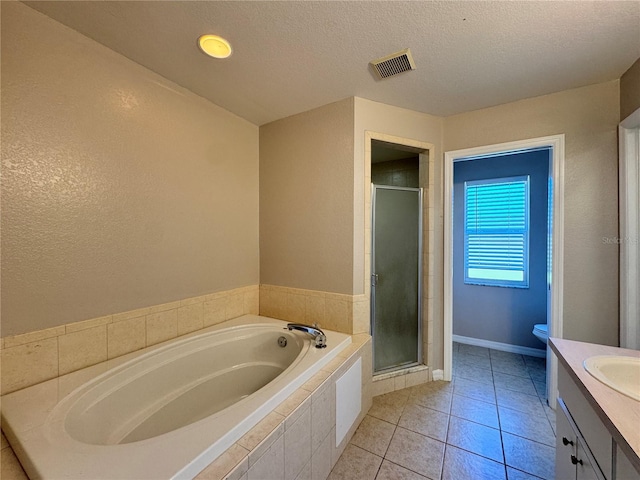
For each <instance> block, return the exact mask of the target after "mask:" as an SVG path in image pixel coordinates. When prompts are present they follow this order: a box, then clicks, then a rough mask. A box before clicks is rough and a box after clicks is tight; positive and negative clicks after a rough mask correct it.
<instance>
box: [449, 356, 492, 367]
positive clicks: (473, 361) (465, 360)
mask: <svg viewBox="0 0 640 480" xmlns="http://www.w3.org/2000/svg"><path fill="white" fill-rule="evenodd" d="M453 360H454V362H455V363H456V366H457V365H462V364H468V365H477V366H478V367H481V368H485V369H487V370H491V359H490V358H489V357H478V356H476V355H469V354H464V353H458V354H456V355H455V356H454V358H453Z"/></svg>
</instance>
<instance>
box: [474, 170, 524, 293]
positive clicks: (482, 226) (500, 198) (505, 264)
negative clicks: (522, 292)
mask: <svg viewBox="0 0 640 480" xmlns="http://www.w3.org/2000/svg"><path fill="white" fill-rule="evenodd" d="M464 191H465V195H464V198H465V202H464V203H465V205H464V206H465V215H464V267H465V283H470V284H479V285H495V286H504V287H528V286H529V265H528V264H529V177H528V176H524V177H510V178H496V179H491V180H479V181H472V182H465V187H464Z"/></svg>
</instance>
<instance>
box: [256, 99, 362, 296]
mask: <svg viewBox="0 0 640 480" xmlns="http://www.w3.org/2000/svg"><path fill="white" fill-rule="evenodd" d="M353 115H354V113H353V98H348V99H345V100H342V101H340V102H336V103H332V104H329V105H325V106H323V107H320V108H316V109H314V110H310V111H308V112H305V113H301V114H299V115H294V116H291V117H288V118H285V119H282V120H278V121H276V122H272V123H269V124H267V125H263V126H261V127H260V281H261V283H263V284H269V285H278V286H285V287H294V288H300V289H307V290H319V291H323V292H333V293H342V294H351V293H352V290H353V286H352V276H353V273H352V272H353Z"/></svg>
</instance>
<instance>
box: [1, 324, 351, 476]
mask: <svg viewBox="0 0 640 480" xmlns="http://www.w3.org/2000/svg"><path fill="white" fill-rule="evenodd" d="M285 326H286V323H285V322H281V321H279V320H274V319H269V318H265V317H258V316H255V315H245V316H243V317H240V318H238V319H235V320H232V321H229V322H225V323H224V324H220V325H217V326H215V327H212V328H210V329H207V330H204V331H203V332H202V333H198V334H194V335H190V336H188V337H186V338H181V339H178V340H174V341H171V342H168V343H165V344H162V345H159V346H154V347H150V348H147V349H145V350H142V351H140V352H137V353H135V354H130V355H128V356H126V357H123V358H120V359H116V360H115V361H110V362H105V363H104V364H100V365H95V366H93V367H89V368H87V369H84V370H81V371H79V372H74V373H71V374H69V375H65V376H63V377H60V378H57V379H54V380H50V381H48V382H44V383H42V384H39V385H35V386H33V387H29V388H26V389H24V390H21V391H18V392H14V393H11V394H8V395H5V396H4V397H2V428H3V430H4V431H5V434H6V435H7V438H8V439H9V441H10V443H11V445H12V446H13V447H14V450H15V451H16V454H17V455H18V457H19V459H20V461H21V463H22V464H23V466H24V467H25V470H26V471H27V474H28V475H29V476H30V477H31V479H32V480H34V479H36V478H55V479H67V478H69V479H71V478H75V479H79V478H83V479H101V478H109V479H112V478H113V479H115V478H122V479H125V478H130V479H146V478H148V479H160V478H162V479H165V478H167V479H168V478H193V477H194V476H195V475H197V474H198V473H199V472H200V471H201V470H202V469H204V468H205V467H206V466H207V465H209V464H210V463H211V462H212V461H213V460H215V459H216V458H217V457H218V456H219V455H220V454H221V453H222V452H224V451H225V450H226V449H227V448H229V447H230V446H231V445H233V444H234V443H235V442H236V441H237V440H239V439H240V438H241V437H242V436H243V435H244V434H245V433H247V432H248V431H249V430H250V429H251V428H252V427H253V426H254V425H255V424H256V423H258V422H259V421H260V420H261V419H262V418H263V417H265V416H266V415H267V414H268V413H269V412H270V411H271V410H273V408H275V407H276V406H277V405H278V404H279V403H280V402H282V401H283V400H284V399H286V398H287V397H288V396H289V395H290V394H291V393H293V392H294V391H295V390H296V389H297V388H298V387H300V386H301V385H302V384H303V383H304V382H305V381H307V380H308V379H309V378H310V377H311V376H312V375H313V374H314V373H316V372H317V371H319V370H320V369H321V368H322V367H323V366H324V365H326V364H327V363H328V362H329V361H330V360H331V359H333V358H334V357H335V356H336V355H337V354H338V353H339V352H340V351H341V350H342V349H343V348H345V347H346V346H347V345H348V344H349V343H351V338H350V336H349V335H344V334H340V333H336V332H325V333H326V334H327V348H324V349H317V348H314V345H313V339H312V337H311V336H310V335H307V334H305V333H302V332H295V331H294V332H290V331H288V330H286V328H285ZM285 343H286V346H282V345H283V344H285Z"/></svg>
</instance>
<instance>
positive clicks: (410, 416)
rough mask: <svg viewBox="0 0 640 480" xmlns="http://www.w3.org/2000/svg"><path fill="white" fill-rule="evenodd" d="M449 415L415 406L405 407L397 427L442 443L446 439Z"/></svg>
mask: <svg viewBox="0 0 640 480" xmlns="http://www.w3.org/2000/svg"><path fill="white" fill-rule="evenodd" d="M448 424H449V415H448V414H446V413H443V412H439V411H437V410H432V409H430V408H426V407H423V406H421V405H417V404H410V405H407V406H406V407H405V409H404V412H403V413H402V417H400V421H399V422H398V426H400V427H403V428H406V429H407V430H411V431H412V432H416V433H420V434H422V435H426V436H427V437H431V438H435V439H436V440H440V441H441V442H444V441H445V440H446V438H447V427H448Z"/></svg>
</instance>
